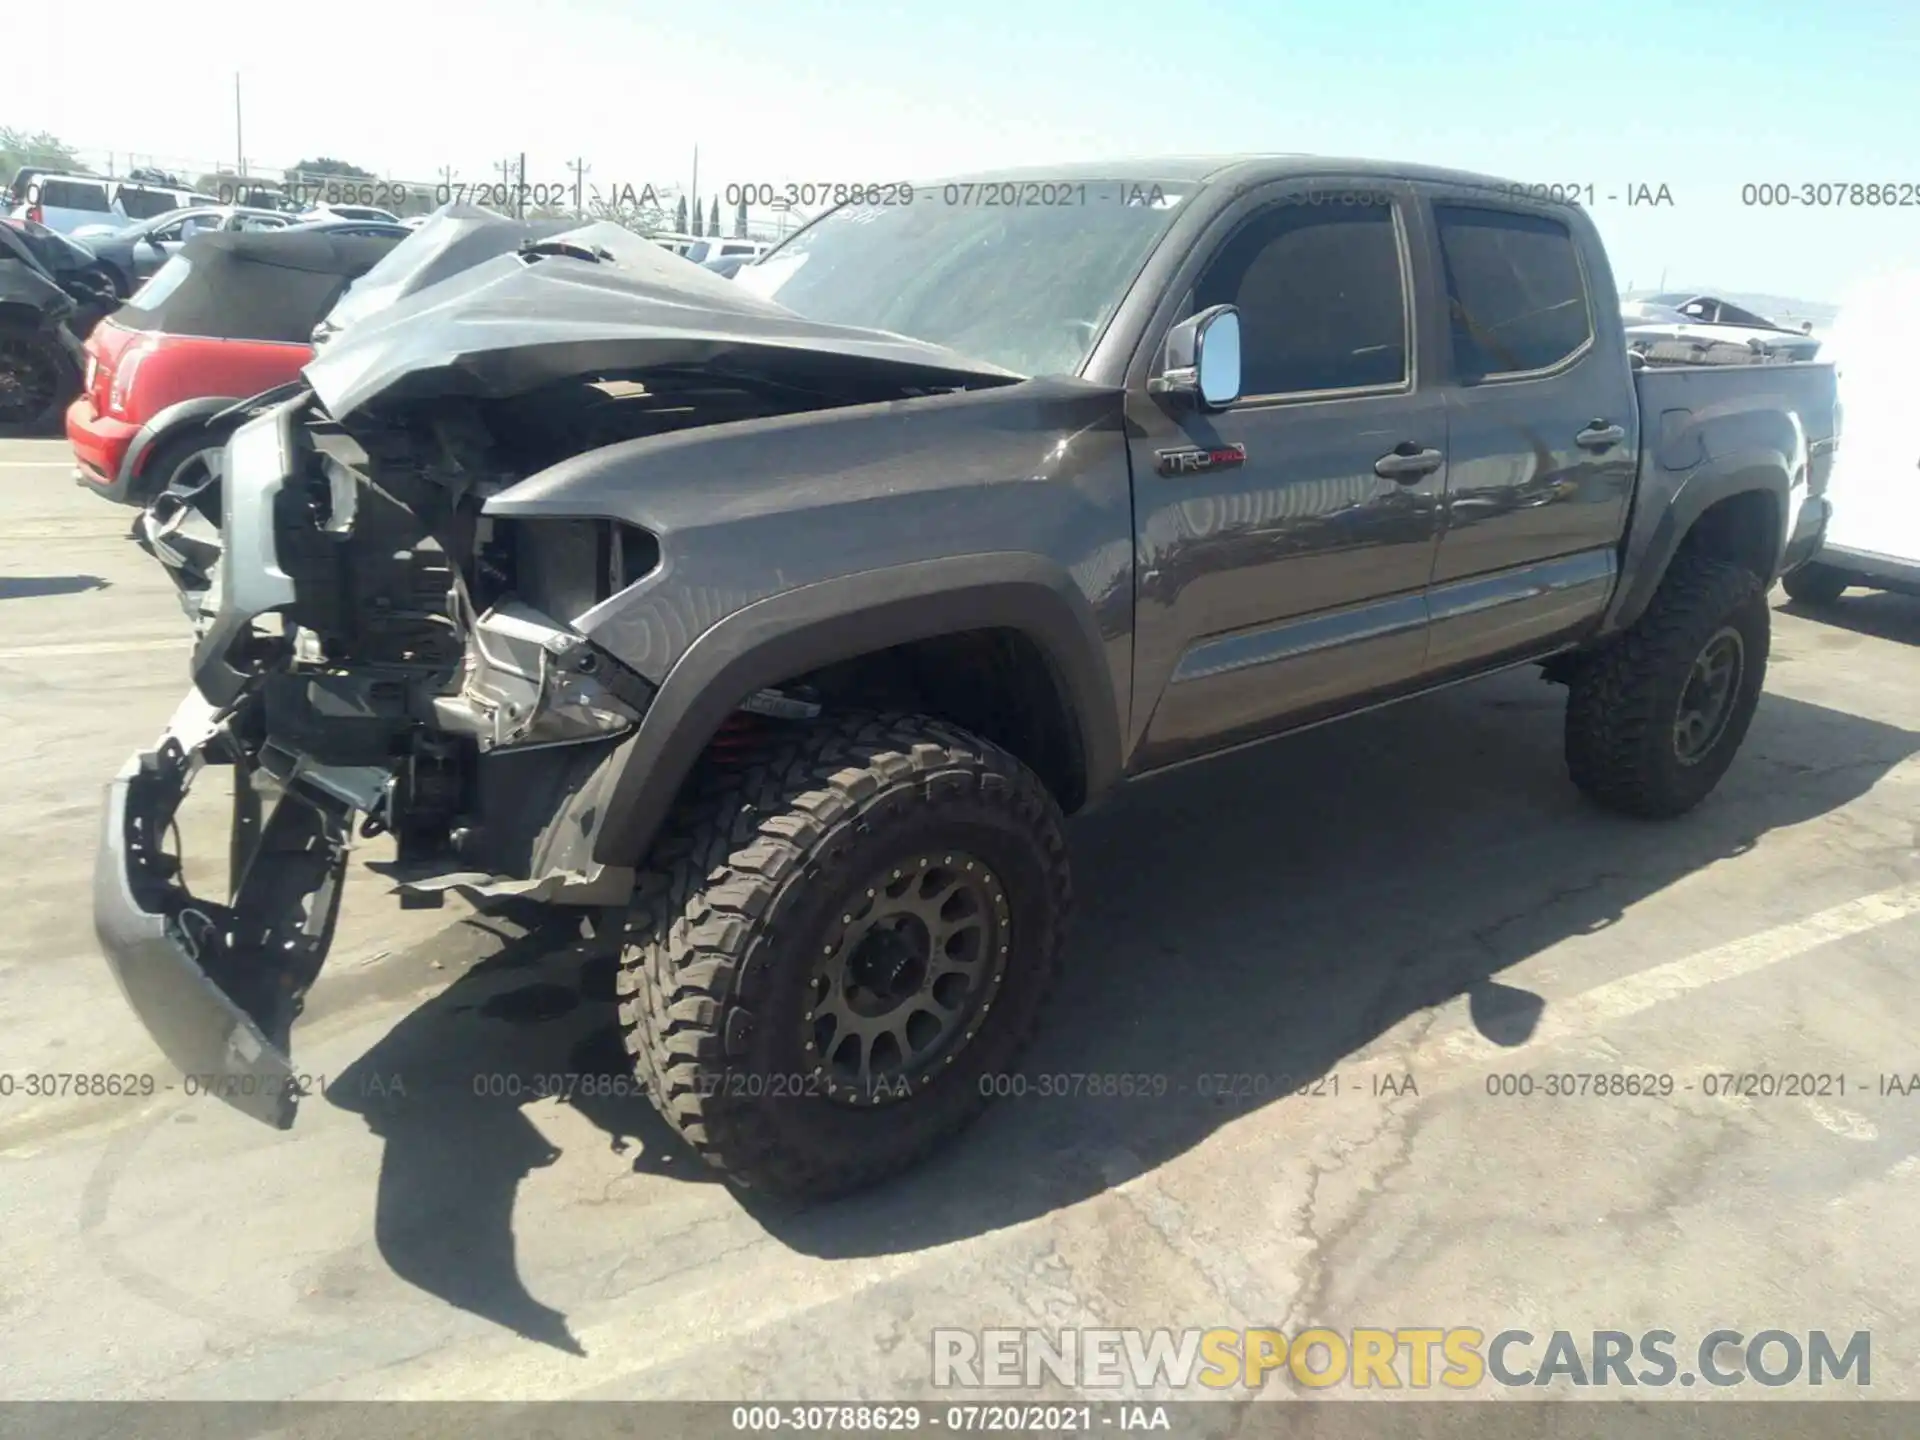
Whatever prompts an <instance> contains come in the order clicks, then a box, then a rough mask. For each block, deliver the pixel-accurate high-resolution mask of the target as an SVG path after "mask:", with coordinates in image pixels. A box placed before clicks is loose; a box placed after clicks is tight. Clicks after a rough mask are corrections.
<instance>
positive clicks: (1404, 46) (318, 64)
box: [0, 0, 1920, 300]
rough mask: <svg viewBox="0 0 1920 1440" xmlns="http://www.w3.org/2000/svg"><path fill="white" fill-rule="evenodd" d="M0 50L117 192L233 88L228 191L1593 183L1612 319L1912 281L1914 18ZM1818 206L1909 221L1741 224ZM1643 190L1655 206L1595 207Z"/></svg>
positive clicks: (340, 4)
mask: <svg viewBox="0 0 1920 1440" xmlns="http://www.w3.org/2000/svg"><path fill="white" fill-rule="evenodd" d="M102 37H120V38H119V39H118V40H116V41H114V42H112V47H117V48H120V49H124V51H125V55H124V57H123V58H124V64H121V63H120V62H114V61H111V60H110V59H109V58H108V57H107V55H106V52H104V51H103V50H102V49H101V45H102ZM8 42H9V43H8V50H9V53H10V54H12V55H13V56H15V57H16V58H18V57H30V56H39V57H42V60H41V62H40V63H30V64H9V65H8V66H7V71H8V73H7V81H6V85H5V87H4V89H3V90H0V124H8V125H14V126H22V127H26V128H29V129H42V128H44V129H48V130H51V131H53V132H55V133H56V134H58V135H60V136H61V137H62V138H63V139H65V140H66V141H68V142H69V143H70V144H73V145H76V146H81V147H84V148H86V149H87V150H89V151H96V152H106V151H109V150H111V151H115V152H118V155H119V156H120V157H121V158H120V164H121V166H123V167H124V165H125V159H124V156H125V154H126V152H128V151H135V152H139V153H140V154H142V155H143V156H144V155H149V154H151V155H156V156H159V157H161V158H162V160H163V162H166V161H173V162H175V163H180V164H184V163H188V162H195V161H198V162H212V161H214V160H216V159H218V160H223V161H225V162H227V163H231V161H232V159H233V156H234V153H235V137H234V103H233V88H234V87H233V75H234V71H235V70H236V69H237V70H239V71H240V73H241V76H242V86H243V91H244V97H245V112H244V114H245V141H246V152H247V155H248V158H249V164H250V167H251V166H253V165H261V166H274V167H278V166H285V165H289V164H292V163H293V162H295V161H296V160H298V159H301V158H303V157H306V156H309V155H315V154H328V155H333V156H337V157H339V158H342V159H345V160H349V161H352V162H354V163H356V164H359V165H362V166H365V167H367V168H368V169H372V170H375V171H378V172H380V173H382V174H386V175H390V176H393V177H395V178H405V179H432V178H434V177H436V176H437V175H438V174H439V172H440V171H441V169H442V167H444V166H452V167H453V168H454V169H455V170H456V171H458V172H459V174H460V176H461V177H462V178H465V179H469V180H480V179H486V178H491V177H492V176H493V173H494V172H493V165H494V162H496V161H497V160H499V159H500V158H502V157H503V156H506V155H508V154H510V153H516V152H519V151H522V150H524V151H525V152H526V153H527V157H528V160H527V177H528V179H529V181H531V182H534V183H547V182H563V181H564V182H569V183H570V182H571V178H572V176H571V172H570V171H569V170H567V168H566V166H567V164H568V162H569V161H571V160H572V159H573V158H574V157H575V156H578V155H584V156H585V157H586V160H587V162H588V163H589V164H590V165H591V166H592V170H591V172H590V174H589V175H588V177H587V183H588V184H589V185H600V186H608V185H613V184H620V183H632V184H634V185H635V186H636V188H637V187H638V186H640V185H643V184H645V183H649V182H651V183H654V184H656V185H657V184H661V183H664V182H675V183H678V184H681V185H683V186H684V185H685V184H686V183H687V182H688V180H689V178H690V175H689V172H690V170H691V168H692V152H693V147H694V146H695V145H696V144H698V146H699V147H700V188H701V191H702V193H703V195H705V194H710V193H712V192H713V191H714V189H715V188H716V187H718V186H722V185H724V184H725V183H727V182H728V181H760V180H768V181H776V182H783V181H787V180H830V181H868V180H873V181H881V180H893V179H900V178H910V179H918V180H925V179H930V178H938V177H939V176H941V175H942V174H950V173H953V172H956V171H964V170H970V169H978V168H986V167H990V166H997V165H1013V164H1021V165H1035V164H1045V163H1047V162H1049V161H1053V160H1073V159H1082V158H1098V157H1100V156H1102V155H1151V154H1169V153H1213V152H1229V151H1261V150H1280V151H1311V152H1317V153H1323V154H1333V155H1360V156H1375V157H1383V158H1395V159H1406V160H1417V161H1424V162H1430V163H1436V164H1446V165H1456V166H1461V167H1464V168H1468V169H1476V170H1484V171H1490V172H1493V173H1496V174H1499V175H1503V176H1507V177H1511V178H1514V179H1519V180H1526V181H1536V182H1559V183H1562V184H1568V185H1579V186H1582V187H1584V186H1587V185H1592V186H1593V187H1595V191H1596V197H1597V198H1596V201H1595V203H1594V205H1593V210H1594V214H1595V218H1596V220H1597V221H1598V222H1599V224H1600V227H1601V230H1602V233H1603V234H1604V235H1605V237H1606V240H1607V242H1608V246H1609V249H1610V251H1611V253H1612V255H1613V258H1614V265H1615V269H1616V271H1617V272H1618V275H1619V279H1620V283H1621V285H1622V286H1623V287H1625V286H1626V285H1628V284H1629V283H1631V284H1634V285H1637V286H1640V287H1641V288H1645V287H1648V286H1651V285H1654V284H1656V283H1658V282H1659V281H1660V279H1661V276H1662V272H1663V271H1664V272H1665V273H1666V278H1667V281H1668V283H1669V284H1671V285H1674V286H1682V285H1700V286H1715V287H1720V288H1725V289H1729V290H1748V291H1755V290H1759V291H1771V292H1774V293H1777V294H1789V295H1796V296H1800V297H1803V298H1808V299H1814V300H1823V299H1835V298H1838V296H1839V294H1840V292H1841V291H1842V290H1843V289H1844V288H1845V286H1846V285H1847V283H1848V282H1849V281H1850V280H1851V279H1852V278H1854V277H1855V276H1857V275H1859V274H1861V273H1862V272H1866V271H1871V270H1874V269H1878V268H1883V267H1887V266H1892V265H1897V264H1901V263H1905V262H1907V261H1909V260H1911V259H1912V258H1914V257H1915V256H1916V255H1920V144H1917V143H1916V141H1920V3H1915V0H1890V3H1873V0H1852V3H1845V4H1831V5H1826V6H1820V5H1814V4H1809V3H1807V0H1794V3H1787V0H1744V3H1718V4H1708V3H1687V0H1645V3H1642V0H1620V3H1612V4H1599V3H1593V0H1572V3H1565V4H1560V5H1548V4H1541V3H1539V0H1530V3H1519V0H1471V3H1469V0H1424V3H1422V0H1409V3H1396V0H1337V3H1335V0H1320V3H1313V4H1301V3H1280V0H1266V3H1225V4H1215V5H1208V4H1204V3H1199V0H1183V3H1171V0H1162V3H1159V4H1153V5H1148V4H1143V3H1137V0H1024V3H1017V4H1016V3H1006V0H967V3H964V4H951V5H941V4H926V3H919V4H916V3H913V0H890V3H867V0H764V3H763V0H716V3H706V4H700V3H683V4H677V5H672V6H666V5H659V4H652V3H645V0H544V3H540V4H533V3H528V0H511V3H503V0H465V3H456V0H438V3H434V4H431V5H429V4H408V3H405V0H379V3H375V0H330V3H328V4H326V5H322V6H293V5H288V4H285V3H281V0H244V3H243V0H168V3H166V4H164V5H162V6H161V7H160V8H158V9H156V7H155V4H154V0H90V3H88V4H85V5H64V6H47V5H28V6H24V7H17V13H15V14H14V15H12V16H11V17H10V21H9V25H8ZM112 47H110V48H112ZM87 56H96V57H99V59H98V61H97V63H98V64H99V65H101V66H103V67H104V66H108V65H110V64H113V65H118V66H119V68H118V70H117V76H118V78H116V79H114V80H113V81H112V82H111V83H108V82H107V79H106V76H105V74H104V72H103V73H101V74H92V75H90V74H89V73H88V66H87V65H86V64H84V63H76V61H75V58H74V57H87ZM50 57H63V58H60V59H58V60H54V59H52V58H50ZM90 158H91V157H90ZM1828 181H1861V182H1869V181H1871V182H1876V183H1881V184H1887V185H1890V186H1892V187H1893V188H1894V189H1895V191H1896V193H1897V190H1898V187H1899V186H1900V185H1901V184H1903V183H1904V184H1905V185H1906V187H1907V189H1906V196H1905V198H1906V199H1907V200H1908V201H1909V202H1910V203H1909V204H1908V205H1907V206H1905V207H1904V208H1902V207H1891V208H1885V207H1883V208H1866V207H1840V208H1812V209H1808V208H1801V207H1797V206H1796V207H1792V208H1778V207H1773V208H1762V207H1754V206H1748V205H1743V204H1742V198H1741V187H1742V186H1743V184H1747V183H1759V182H1778V183H1784V184H1787V185H1799V184H1801V183H1818V182H1828ZM1642 184H1645V185H1647V186H1649V187H1653V188H1655V189H1657V188H1658V187H1659V186H1661V185H1663V184H1664V185H1665V186H1667V187H1668V189H1669V191H1670V192H1671V194H1672V197H1673V204H1672V205H1671V206H1662V207H1660V208H1657V209H1654V208H1644V207H1642V208H1631V207H1629V206H1628V204H1627V203H1626V196H1627V194H1628V191H1629V187H1636V186H1639V185H1642ZM1609 194H1612V195H1617V196H1619V197H1620V198H1619V199H1616V200H1608V199H1607V198H1606V197H1607V196H1608V195H1609Z"/></svg>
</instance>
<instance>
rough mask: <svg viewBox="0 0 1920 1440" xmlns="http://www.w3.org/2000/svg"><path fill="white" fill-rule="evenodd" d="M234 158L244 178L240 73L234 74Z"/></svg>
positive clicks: (245, 148)
mask: <svg viewBox="0 0 1920 1440" xmlns="http://www.w3.org/2000/svg"><path fill="white" fill-rule="evenodd" d="M233 158H234V163H235V164H236V165H238V166H239V172H240V174H241V176H242V177H243V178H244V177H245V175H246V173H247V141H246V132H245V131H244V130H242V129H241V128H240V72H239V71H238V70H236V71H234V72H233Z"/></svg>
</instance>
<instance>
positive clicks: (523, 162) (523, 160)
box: [513, 150, 527, 220]
mask: <svg viewBox="0 0 1920 1440" xmlns="http://www.w3.org/2000/svg"><path fill="white" fill-rule="evenodd" d="M513 218H514V219H516V220H524V219H526V218H527V152H526V151H524V150H522V151H521V152H520V186H519V188H518V189H517V190H515V191H514V192H513Z"/></svg>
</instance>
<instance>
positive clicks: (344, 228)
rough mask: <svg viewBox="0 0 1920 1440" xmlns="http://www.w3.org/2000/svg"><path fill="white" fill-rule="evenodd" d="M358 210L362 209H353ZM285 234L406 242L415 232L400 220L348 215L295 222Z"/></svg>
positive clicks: (323, 216) (287, 228)
mask: <svg viewBox="0 0 1920 1440" xmlns="http://www.w3.org/2000/svg"><path fill="white" fill-rule="evenodd" d="M353 208H355V209H358V208H360V207H358V206H355V207H353ZM282 233H283V234H301V235H368V236H373V237H376V238H384V239H388V240H404V239H406V238H407V236H409V235H411V234H413V231H412V230H411V229H410V228H408V227H407V226H405V225H402V224H401V223H400V222H399V221H398V220H356V219H353V218H352V217H350V216H346V215H338V214H335V215H321V216H317V217H313V218H303V219H300V220H296V221H294V223H293V224H291V225H289V226H287V227H286V229H285V230H284V231H283V232H282Z"/></svg>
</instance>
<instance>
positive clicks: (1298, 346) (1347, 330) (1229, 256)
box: [1194, 204, 1407, 398]
mask: <svg viewBox="0 0 1920 1440" xmlns="http://www.w3.org/2000/svg"><path fill="white" fill-rule="evenodd" d="M1401 274H1402V272H1401V265H1400V239H1399V232H1398V230H1397V229H1396V227H1395V226H1394V223H1393V211H1392V208H1391V207H1390V206H1388V205H1358V204H1337V205H1336V204H1327V205H1303V204H1283V205H1276V206H1275V207H1273V208H1272V209H1271V210H1268V211H1266V212H1264V213H1263V214H1261V215H1258V216H1256V217H1255V218H1254V219H1253V220H1252V221H1250V222H1249V223H1248V224H1247V225H1246V226H1245V227H1243V228H1242V229H1241V230H1240V231H1239V232H1238V233H1237V234H1235V235H1234V236H1233V237H1232V238H1231V239H1229V240H1228V241H1227V243H1226V244H1225V245H1224V246H1223V247H1222V248H1221V251H1220V253H1219V254H1218V255H1216V256H1215V257H1214V258H1213V260H1212V261H1211V262H1210V263H1209V264H1208V266H1207V269H1206V273H1205V274H1203V275H1202V276H1201V277H1200V282H1199V284H1198V285H1196V286H1195V287H1194V301H1195V309H1196V310H1205V309H1207V308H1209V307H1211V306H1214V305H1236V306H1238V307H1239V309H1240V393H1241V394H1242V395H1244V396H1247V397H1248V398H1253V397H1256V396H1261V395H1294V394H1304V393H1309V392H1312V391H1317V390H1356V389H1363V388H1370V387H1374V386H1383V385H1400V384H1404V383H1405V382H1406V379H1407V313H1406V293H1405V289H1404V287H1403V284H1402V279H1401Z"/></svg>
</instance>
